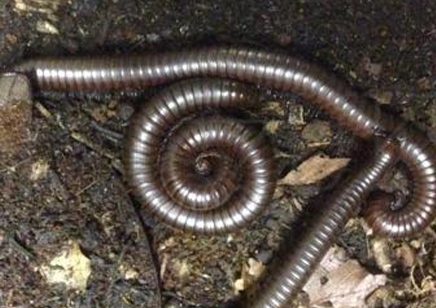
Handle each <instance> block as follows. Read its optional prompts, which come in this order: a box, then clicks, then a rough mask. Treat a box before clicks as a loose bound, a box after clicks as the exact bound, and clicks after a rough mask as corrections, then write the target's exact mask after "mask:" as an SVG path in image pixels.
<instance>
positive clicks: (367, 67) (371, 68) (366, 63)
mask: <svg viewBox="0 0 436 308" xmlns="http://www.w3.org/2000/svg"><path fill="white" fill-rule="evenodd" d="M360 65H361V67H362V69H363V70H364V71H365V72H367V73H369V74H370V75H372V76H378V75H380V73H381V72H382V69H383V65H382V64H380V63H373V62H371V59H370V58H369V57H363V59H362V60H361V63H360Z"/></svg>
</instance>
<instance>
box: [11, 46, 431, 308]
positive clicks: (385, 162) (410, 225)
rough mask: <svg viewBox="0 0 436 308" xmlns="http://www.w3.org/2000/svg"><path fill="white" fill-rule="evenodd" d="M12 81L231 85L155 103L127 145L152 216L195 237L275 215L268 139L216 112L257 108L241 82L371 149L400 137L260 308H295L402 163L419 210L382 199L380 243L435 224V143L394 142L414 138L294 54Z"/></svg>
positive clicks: (247, 51) (65, 68) (168, 57)
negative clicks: (350, 225) (287, 97)
mask: <svg viewBox="0 0 436 308" xmlns="http://www.w3.org/2000/svg"><path fill="white" fill-rule="evenodd" d="M12 71H14V72H17V73H23V74H26V75H27V76H29V77H30V78H31V79H32V80H33V82H34V86H35V88H36V89H38V90H41V91H45V90H51V91H53V90H56V91H84V92H86V91H114V90H128V89H141V88H143V87H147V86H152V85H158V84H163V83H168V82H173V81H176V80H180V79H187V78H193V77H220V78H223V79H224V80H221V79H220V80H217V79H212V80H207V79H206V80H194V81H189V82H183V83H180V84H175V85H173V86H171V87H169V88H168V89H167V90H165V91H163V92H162V93H161V94H160V95H157V96H156V97H154V98H152V99H151V101H150V102H148V103H146V104H145V105H144V106H143V108H142V110H141V111H140V112H139V113H138V114H137V115H135V116H134V119H133V120H132V124H131V127H130V132H129V134H128V136H127V141H126V155H125V157H126V160H125V161H126V171H127V172H126V174H127V179H128V181H129V183H130V185H131V187H132V189H133V191H134V193H135V196H136V197H137V198H138V200H139V201H140V202H141V203H142V206H143V207H144V208H145V209H147V212H149V213H153V214H154V215H155V216H156V217H157V218H159V219H160V220H162V221H164V222H166V223H167V224H169V225H171V226H173V227H176V228H182V229H185V230H191V231H193V232H201V233H216V232H225V231H231V230H234V229H236V228H240V227H242V226H244V225H246V224H247V223H248V222H249V221H250V220H252V219H253V218H254V217H256V216H257V215H258V214H259V213H260V212H261V210H262V208H263V207H265V206H267V205H268V201H269V199H270V197H271V195H272V192H273V190H274V164H273V162H272V160H271V158H270V157H271V153H270V150H269V147H268V146H267V145H265V143H264V142H263V138H262V137H261V136H260V135H259V134H258V133H257V132H256V131H253V130H252V129H251V128H248V127H245V126H243V125H242V124H241V123H240V122H239V121H237V120H235V119H227V118H225V119H224V118H223V117H222V116H221V115H219V116H216V115H211V114H210V113H208V112H207V111H208V110H209V109H211V108H218V109H220V110H221V109H224V108H228V107H230V108H248V107H251V106H253V104H255V103H256V95H255V91H254V90H253V88H251V87H250V86H249V85H245V84H241V83H240V82H246V83H249V84H256V85H262V86H267V87H271V88H274V89H277V90H283V91H292V92H294V93H296V94H298V95H300V96H302V97H303V98H305V99H306V100H308V101H310V102H311V103H313V104H316V105H318V106H319V107H320V108H322V109H324V110H325V111H327V112H328V113H329V114H330V115H331V116H332V117H333V118H334V119H336V120H337V121H338V122H339V123H340V124H341V125H343V126H345V127H347V128H348V129H350V130H351V131H353V132H354V133H355V134H356V135H357V136H359V137H361V138H364V139H369V140H371V139H374V138H376V137H377V136H388V137H389V136H393V137H389V138H390V139H392V140H390V141H389V142H388V143H386V144H385V145H383V146H382V147H381V148H376V150H375V153H376V154H375V155H374V159H373V160H372V161H371V162H370V163H368V165H367V166H366V167H363V168H362V169H359V170H357V171H356V173H355V175H353V176H352V177H351V179H349V180H348V181H347V182H346V183H345V185H344V186H343V187H341V188H339V189H338V190H337V193H336V194H335V195H334V196H333V197H332V199H331V200H330V202H329V203H328V205H327V206H326V207H325V209H324V210H323V211H322V212H321V213H322V215H320V216H319V217H318V218H317V219H316V220H314V221H313V223H311V226H312V228H310V229H309V230H308V231H307V233H306V234H305V235H303V236H302V239H301V241H299V243H300V244H299V245H297V247H296V249H295V250H294V251H293V252H292V254H291V255H290V257H289V260H288V262H287V263H286V266H285V267H284V268H283V269H282V271H281V272H280V273H278V274H277V276H275V277H276V278H275V279H272V282H271V283H270V284H269V285H267V287H266V289H265V292H263V293H262V294H261V296H260V297H259V299H258V300H257V302H255V303H254V304H253V305H252V306H254V307H284V305H286V303H287V302H289V301H290V300H291V299H292V296H293V295H294V294H295V293H296V292H297V291H298V290H300V289H301V287H302V285H303V284H304V283H305V281H306V280H307V277H308V275H310V273H311V272H312V270H313V268H314V267H315V266H316V265H317V264H318V262H319V261H320V259H321V257H322V256H323V254H324V253H325V251H326V249H327V248H328V247H329V246H330V245H331V243H332V241H333V240H334V239H335V237H336V236H337V234H338V233H339V232H340V230H341V229H342V227H343V226H344V225H345V223H346V222H347V220H348V219H349V218H350V217H351V215H352V214H353V211H354V210H355V208H356V207H358V204H360V202H361V201H362V199H363V198H365V197H366V195H367V194H368V192H369V190H371V189H372V187H373V186H374V184H375V182H376V181H377V180H378V179H379V178H380V176H381V175H382V173H383V171H384V170H385V169H386V168H388V166H390V165H391V163H392V160H394V156H395V157H396V158H398V159H399V160H400V161H402V162H403V163H404V164H405V165H406V166H407V168H408V169H409V171H410V174H411V179H410V181H412V184H413V185H412V186H413V191H412V195H411V197H410V202H409V203H408V204H407V205H405V206H403V207H402V209H400V210H396V211H393V210H391V209H390V207H389V202H390V201H389V198H384V199H383V198H375V199H373V200H372V201H370V202H369V204H368V206H367V208H366V209H365V213H366V214H365V215H366V218H367V221H368V223H369V224H370V225H371V226H372V228H373V229H374V231H375V232H378V233H380V234H383V235H386V236H395V237H399V236H411V235H414V234H417V233H418V232H421V231H422V230H423V229H424V228H426V227H427V226H428V225H429V223H430V222H431V221H432V220H433V219H434V218H435V215H436V205H435V197H436V151H435V148H434V146H433V145H432V144H431V143H430V142H429V140H428V138H427V137H426V136H425V135H424V134H423V133H421V132H419V131H415V130H413V129H412V128H411V127H409V126H406V127H405V128H404V129H402V130H400V131H399V132H396V131H397V128H398V127H403V126H404V124H403V123H402V122H401V121H400V120H398V119H395V118H393V117H392V116H390V115H389V114H386V113H383V112H382V111H381V110H380V109H379V108H378V106H376V105H373V104H371V103H370V102H368V101H367V100H365V99H363V98H362V97H360V96H359V95H357V94H356V93H355V92H354V91H352V90H351V89H350V88H349V87H348V86H346V85H345V84H344V83H342V82H340V81H339V80H337V79H336V78H333V77H332V76H330V75H328V74H326V73H325V72H324V71H323V70H321V69H319V68H318V67H317V66H314V65H312V64H309V63H307V62H305V61H302V60H299V59H297V58H295V57H292V56H289V55H287V54H284V53H274V52H267V51H263V50H261V49H256V48H249V47H227V46H224V47H211V48H204V49H194V50H190V51H181V52H171V53H163V54H151V55H138V56H125V57H88V58H46V59H31V60H27V61H24V62H22V63H19V64H17V65H16V66H15V67H13V68H12ZM230 80H233V81H230ZM236 81H237V82H236ZM205 112H206V117H203V113H205ZM187 116H188V117H189V116H190V118H189V119H188V120H186V121H185V120H183V118H185V117H187ZM393 132H395V133H393ZM387 144H388V145H387ZM393 153H395V154H393ZM233 171H236V173H234V172H233ZM382 199H383V200H382Z"/></svg>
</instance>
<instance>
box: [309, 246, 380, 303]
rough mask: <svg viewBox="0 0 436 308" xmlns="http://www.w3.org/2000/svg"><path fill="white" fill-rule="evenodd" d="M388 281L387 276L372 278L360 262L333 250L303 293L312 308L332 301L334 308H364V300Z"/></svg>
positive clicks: (337, 249)
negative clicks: (306, 295)
mask: <svg viewBox="0 0 436 308" xmlns="http://www.w3.org/2000/svg"><path fill="white" fill-rule="evenodd" d="M386 280H387V279H386V276H385V275H372V274H370V273H368V272H367V271H366V270H365V269H364V268H363V267H362V266H360V264H359V263H358V262H357V261H355V260H346V257H345V253H344V251H343V250H342V249H339V248H331V249H330V250H329V252H328V253H327V255H326V256H325V257H324V259H323V261H322V262H321V265H320V266H319V267H318V269H317V270H316V271H315V273H314V274H313V275H312V277H311V278H310V280H309V282H308V283H307V284H306V286H305V288H304V291H306V292H307V293H308V294H309V297H310V300H311V304H312V306H313V307H317V306H318V305H321V304H322V303H326V302H329V303H331V304H332V306H333V307H334V308H364V307H366V303H365V299H366V298H367V297H368V296H369V295H370V294H371V293H372V292H373V291H374V290H376V289H377V288H378V287H380V286H383V285H384V284H385V283H386ZM312 306H311V307H312Z"/></svg>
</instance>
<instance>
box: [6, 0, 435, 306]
mask: <svg viewBox="0 0 436 308" xmlns="http://www.w3.org/2000/svg"><path fill="white" fill-rule="evenodd" d="M215 43H248V44H254V45H259V46H263V47H265V48H268V49H275V48H281V49H284V50H287V51H289V52H290V53H294V54H297V55H299V56H300V57H303V58H307V59H310V60H311V61H313V62H315V63H318V64H320V65H321V66H323V67H325V68H326V69H327V70H328V71H330V72H332V73H334V74H336V75H338V76H340V77H341V78H342V79H344V80H346V81H347V82H348V83H349V84H351V85H352V86H353V87H354V88H356V89H357V90H358V91H359V92H361V93H362V95H364V96H367V97H370V98H371V99H372V100H374V101H375V103H380V104H383V106H384V107H383V108H386V109H387V110H389V112H390V113H393V114H396V115H398V116H401V117H404V118H405V119H407V120H410V121H413V122H414V123H415V125H417V126H419V127H420V128H421V129H424V130H426V131H428V133H429V135H430V137H431V138H434V137H433V136H434V135H435V133H436V91H435V89H436V2H434V1H431V0H424V1H417V0H416V1H395V0H388V1H343V0H340V1H336V0H335V1H333V0H329V1H311V0H300V1H293V0H289V1H284V0H282V1H269V0H267V1H255V0H244V1H230V0H224V1H206V0H200V1H184V0H182V1H169V0H159V1H155V0H152V1H146V0H124V1H123V0H3V1H0V68H1V69H0V72H1V71H3V70H4V71H6V70H7V67H8V66H10V65H12V64H14V63H16V62H19V61H20V60H22V59H24V58H28V57H34V56H38V55H50V56H58V55H73V54H74V55H81V54H94V55H95V54H108V53H116V54H126V53H130V52H140V51H157V52H158V51H164V50H178V49H180V48H185V47H188V46H201V45H210V44H215ZM156 91H157V89H144V91H143V92H141V93H138V94H137V95H136V96H134V97H123V96H110V97H109V96H108V97H87V96H80V97H78V96H71V95H54V96H53V95H51V96H49V95H42V96H37V97H35V99H34V101H33V109H32V110H33V120H32V122H31V124H29V123H28V124H26V125H27V126H28V128H29V127H30V133H26V136H25V137H22V136H21V135H14V136H18V137H14V139H16V140H17V141H18V142H17V143H18V146H17V145H16V144H14V146H13V147H11V148H9V149H7V148H3V151H2V150H1V149H0V208H1V213H2V214H1V215H0V306H1V307H159V305H160V303H159V297H160V295H162V300H163V302H164V306H166V307H190V306H196V305H198V306H200V307H216V306H218V305H219V304H222V303H225V302H227V301H229V300H232V299H234V298H235V296H236V293H235V290H234V283H235V281H236V280H237V279H239V278H240V277H241V276H243V275H244V271H245V269H244V264H246V263H247V262H248V260H249V259H250V258H253V259H256V260H258V261H261V262H263V263H268V264H269V262H274V261H275V260H276V259H277V258H275V257H274V255H275V254H274V252H275V251H276V250H277V248H278V247H279V244H280V243H281V241H282V236H283V234H285V233H288V229H289V226H292V223H293V222H294V221H296V220H297V218H298V217H300V216H301V213H302V211H304V210H302V209H301V207H300V206H298V204H300V203H301V204H303V205H304V204H305V203H306V200H308V199H310V198H312V197H314V196H315V195H318V194H322V193H324V192H326V191H328V190H330V189H332V188H333V187H334V186H335V185H336V184H337V183H338V182H337V180H338V179H340V178H341V177H342V175H343V173H339V174H337V175H335V176H334V177H333V179H332V178H330V181H328V183H327V182H326V181H323V182H322V183H319V184H316V185H311V186H305V187H300V188H293V187H291V188H286V189H284V192H282V193H281V194H280V198H276V199H275V200H274V201H273V203H272V204H271V206H270V207H269V209H268V210H267V211H266V213H265V214H264V215H263V216H262V217H261V218H260V219H259V220H257V221H256V222H254V223H252V224H251V225H250V227H249V228H248V229H246V230H242V231H240V232H238V233H236V234H232V235H222V236H213V237H205V236H194V235H188V234H184V233H182V232H178V231H173V230H170V229H168V228H166V227H165V226H162V225H161V224H159V223H156V222H153V221H152V220H150V218H148V217H138V215H137V212H136V207H137V204H136V203H135V201H134V200H132V198H131V196H130V195H129V192H128V191H127V189H126V187H125V183H124V180H123V175H122V164H121V158H122V136H123V134H124V132H125V130H126V127H127V125H128V123H129V118H130V116H131V115H132V113H133V112H134V111H135V109H136V108H138V106H140V105H141V104H142V103H143V101H144V100H145V99H146V98H148V97H150V96H151V95H152V94H154V93H156ZM266 99H267V100H268V101H276V102H280V104H279V105H280V106H281V108H283V110H284V111H283V113H281V112H279V113H275V112H271V111H266V110H262V111H260V112H259V113H257V114H256V115H255V116H256V117H257V118H258V119H259V120H260V121H261V122H270V121H273V120H274V121H278V123H279V126H278V129H277V130H276V131H274V132H272V131H270V132H269V137H270V139H271V142H272V145H273V146H274V148H276V149H277V150H278V151H281V155H278V159H277V160H278V165H279V167H280V168H279V171H280V174H281V175H284V174H285V173H286V172H287V171H289V170H291V169H292V168H294V167H295V166H296V165H297V164H299V163H300V162H301V161H303V160H304V159H305V158H307V157H308V156H310V155H311V154H313V153H316V152H318V151H320V150H322V151H323V152H325V153H327V154H329V155H331V156H336V157H353V156H355V154H356V152H357V151H359V150H360V142H359V141H358V140H356V139H355V138H353V136H352V135H351V134H350V133H349V132H346V131H345V130H344V129H342V128H340V127H338V125H337V124H336V123H335V122H334V121H331V119H330V118H329V117H328V116H327V115H326V114H324V113H323V112H320V111H319V110H317V109H316V108H314V107H312V106H310V105H309V104H307V102H304V101H303V100H301V99H300V98H298V97H296V96H294V95H292V94H282V93H275V92H268V93H267V95H266ZM301 106H303V107H302V108H303V120H304V123H311V122H314V121H319V120H322V121H329V122H328V123H329V124H328V125H330V126H331V132H332V136H328V137H329V141H328V142H327V143H325V144H324V143H323V144H322V145H319V146H315V147H311V146H308V144H307V139H305V138H306V137H304V136H302V130H303V128H304V126H305V125H306V124H301V125H300V126H298V127H296V126H295V125H293V124H292V123H290V121H289V118H290V113H291V115H293V112H294V111H295V110H297V109H298V108H300V107H301ZM13 112H16V114H17V117H19V116H20V115H21V114H22V113H21V111H20V108H17V109H15V110H14V111H13ZM1 116H3V115H1ZM12 119H14V120H16V121H17V122H20V121H19V118H15V117H14V116H13V115H12ZM8 123H14V121H11V122H8ZM26 123H27V122H26ZM317 123H319V122H317ZM321 123H323V125H326V124H325V123H324V122H321ZM19 124H20V123H17V124H14V126H15V125H19ZM8 125H12V124H8ZM321 127H324V126H321ZM28 128H27V129H28ZM3 132H4V129H3ZM13 132H15V131H12V133H13ZM0 134H1V131H0ZM315 135H316V132H315ZM20 138H22V140H21V139H20ZM40 165H42V166H45V167H44V168H43V169H44V172H43V173H42V175H40V176H38V175H35V172H36V171H35V170H38V168H37V167H38V166H40ZM35 168H36V169H35ZM295 200H299V201H300V202H296V201H295ZM296 203H298V204H296ZM303 207H304V206H303ZM359 226H360V224H359V223H358V227H355V226H353V227H352V228H348V229H347V230H346V231H345V232H344V236H343V237H342V238H341V240H340V243H339V244H340V245H341V246H343V247H345V248H346V249H347V252H348V253H349V255H350V257H352V258H356V259H357V260H359V261H360V262H361V263H362V264H363V265H364V266H366V267H367V268H368V269H369V270H371V271H376V272H377V271H378V272H380V270H379V269H377V268H376V266H375V265H374V263H373V261H372V260H371V259H370V258H368V246H367V241H368V237H367V235H366V234H365V231H364V229H363V228H362V227H359ZM434 234H435V233H434V231H433V232H432V230H429V231H428V232H427V233H425V234H423V235H422V236H420V237H417V238H414V239H411V240H408V241H404V242H405V243H407V244H410V245H411V246H412V247H413V249H414V250H415V251H416V254H417V256H418V257H417V261H416V264H417V266H418V267H419V268H420V270H419V274H416V273H417V272H418V270H417V269H416V270H415V271H414V272H412V271H411V269H410V268H409V269H403V271H402V274H398V275H396V274H393V275H390V276H389V282H388V286H387V288H388V289H389V290H390V292H388V293H389V294H390V297H389V298H388V299H386V298H384V297H383V298H381V299H377V300H373V301H371V303H372V304H368V305H369V306H368V307H408V308H412V307H436V299H435V298H436V295H435V294H436V293H434V292H435V290H436V287H435V288H433V289H426V288H425V287H424V285H426V284H424V282H425V283H428V282H429V281H430V282H432V283H433V284H435V283H436V274H435V273H436V262H435V260H436V259H435V257H436V251H435V240H436V237H435V236H434ZM147 238H151V239H152V241H151V247H149V246H148V243H149V241H148V240H147ZM369 240H371V238H369ZM71 241H74V242H78V243H79V244H80V247H81V250H82V253H83V254H84V255H86V256H87V257H88V258H89V259H90V260H91V270H92V271H91V276H90V278H89V280H88V285H87V288H86V290H85V291H84V292H79V291H74V290H73V291H71V290H68V289H67V288H66V287H65V286H64V285H62V284H59V285H49V284H48V283H47V281H46V279H45V277H44V276H43V275H42V274H41V271H40V270H39V269H40V266H41V265H42V264H46V263H47V262H49V261H50V260H51V259H52V258H53V257H54V256H56V254H57V253H59V251H61V250H62V249H63V248H64V247H65V246H66V245H68V243H69V242H71ZM288 241H289V239H288ZM402 242H403V241H396V242H394V241H393V246H394V247H395V245H397V246H398V245H399V243H402ZM416 243H418V244H419V245H418V244H416ZM423 247H424V248H423ZM154 254H155V255H156V259H157V260H158V262H154V261H153V259H154V258H153V255H154ZM156 263H158V264H156ZM157 265H159V266H157ZM126 268H128V269H130V272H131V273H135V274H134V275H133V276H131V277H126V274H125V273H126V272H125V271H123V270H122V269H124V270H125V269H126ZM411 276H413V277H414V281H415V283H416V284H417V286H418V290H417V289H416V288H412V285H411V279H410V277H411ZM158 280H161V283H160V284H159V282H158ZM161 293H162V294H161Z"/></svg>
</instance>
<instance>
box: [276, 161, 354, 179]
mask: <svg viewBox="0 0 436 308" xmlns="http://www.w3.org/2000/svg"><path fill="white" fill-rule="evenodd" d="M349 161H350V159H349V158H330V157H328V156H325V155H324V154H318V155H315V156H312V157H310V158H309V159H307V160H306V161H304V162H303V163H302V164H300V165H299V166H298V167H297V169H296V170H292V171H291V172H289V173H288V174H287V175H286V176H285V177H284V178H283V179H281V180H279V181H278V184H279V185H307V184H313V183H316V182H318V181H320V180H322V179H324V178H325V177H328V176H329V175H331V174H332V173H334V172H336V171H338V170H339V169H342V168H343V167H345V166H346V165H347V164H348V162H349Z"/></svg>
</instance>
